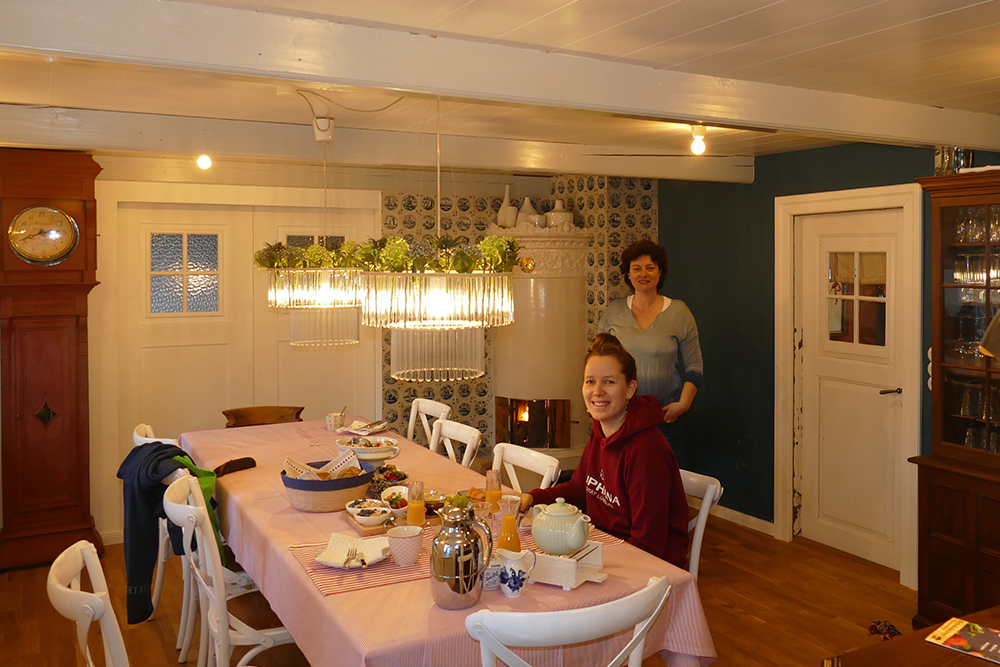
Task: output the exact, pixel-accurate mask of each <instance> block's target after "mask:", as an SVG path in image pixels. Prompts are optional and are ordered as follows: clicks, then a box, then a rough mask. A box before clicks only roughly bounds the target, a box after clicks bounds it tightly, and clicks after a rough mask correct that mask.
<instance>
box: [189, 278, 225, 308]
mask: <svg viewBox="0 0 1000 667" xmlns="http://www.w3.org/2000/svg"><path fill="white" fill-rule="evenodd" d="M187 287H188V289H187V294H188V297H187V302H188V312H191V313H215V312H218V310H219V276H217V275H215V276H204V275H203V276H199V275H193V276H188V281H187Z"/></svg>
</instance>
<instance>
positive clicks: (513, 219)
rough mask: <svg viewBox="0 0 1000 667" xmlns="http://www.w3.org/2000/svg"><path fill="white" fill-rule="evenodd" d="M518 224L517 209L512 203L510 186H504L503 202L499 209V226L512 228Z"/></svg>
mask: <svg viewBox="0 0 1000 667" xmlns="http://www.w3.org/2000/svg"><path fill="white" fill-rule="evenodd" d="M515 224H517V209H516V208H514V207H513V206H511V205H510V186H509V185H507V186H504V190H503V202H502V203H501V204H500V210H499V211H497V226H498V227H503V228H504V229H510V228H511V227H513V226H514V225H515Z"/></svg>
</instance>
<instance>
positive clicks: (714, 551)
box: [0, 516, 916, 667]
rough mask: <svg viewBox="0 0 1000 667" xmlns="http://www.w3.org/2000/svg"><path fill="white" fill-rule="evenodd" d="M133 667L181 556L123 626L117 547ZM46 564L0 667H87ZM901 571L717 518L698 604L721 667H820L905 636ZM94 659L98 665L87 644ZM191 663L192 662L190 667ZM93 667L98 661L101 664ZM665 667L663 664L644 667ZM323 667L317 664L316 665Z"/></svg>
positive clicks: (3, 587)
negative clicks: (52, 594)
mask: <svg viewBox="0 0 1000 667" xmlns="http://www.w3.org/2000/svg"><path fill="white" fill-rule="evenodd" d="M102 563H103V566H104V569H105V573H106V576H107V578H108V585H109V587H110V588H111V590H112V592H113V597H114V605H115V611H116V613H117V614H118V618H119V619H120V622H121V624H122V629H123V633H124V635H125V644H126V646H127V648H128V651H129V657H130V660H131V664H132V667H168V666H169V665H176V664H177V651H176V650H175V648H174V643H175V642H176V637H177V635H176V632H177V622H176V619H177V618H179V615H180V597H179V588H180V586H179V585H178V584H179V582H180V572H179V568H178V559H176V558H172V559H170V563H169V568H168V572H167V583H166V585H165V586H164V596H163V599H162V601H161V608H160V610H158V611H157V613H156V615H155V616H154V618H153V620H151V621H148V622H145V623H140V624H138V625H131V626H130V625H127V624H125V623H124V620H123V619H124V617H125V614H124V592H125V568H124V556H123V551H122V546H121V545H112V546H109V547H108V548H107V553H106V554H105V555H104V557H103V558H102ZM47 572H48V568H47V567H46V566H40V567H33V568H21V569H16V570H8V571H5V572H0V646H3V647H4V648H3V651H2V652H3V658H2V659H0V664H3V665H30V666H31V667H68V666H70V665H81V666H82V665H83V664H84V663H83V661H82V659H81V658H80V656H79V652H78V651H77V649H76V635H75V629H74V626H73V624H72V623H71V622H70V621H67V620H65V619H63V618H62V617H61V616H59V615H57V614H56V613H55V611H54V610H53V609H52V607H51V605H49V602H48V598H47V597H46V594H45V576H46V574H47ZM897 581H898V574H897V573H896V572H894V571H892V570H889V569H887V568H884V567H881V566H877V565H872V564H871V563H868V562H867V561H863V560H861V559H859V558H855V557H853V556H848V555H846V554H843V553H841V552H839V551H835V550H833V549H829V548H827V547H824V546H822V545H819V544H816V543H815V542H811V541H809V540H806V539H802V538H799V539H796V540H795V541H794V542H792V543H790V544H789V543H785V542H779V541H778V540H774V539H772V538H771V537H768V536H766V535H763V534H761V533H758V532H755V531H752V530H748V529H746V528H742V527H740V526H737V525H736V524H733V523H730V522H728V521H724V520H722V519H719V518H717V517H714V516H713V517H711V518H710V519H709V523H708V528H707V530H706V531H705V541H704V544H703V547H702V559H701V573H700V576H699V582H700V588H701V597H702V602H703V604H704V607H705V615H706V617H707V618H708V624H709V627H711V629H712V636H713V637H714V639H715V646H716V649H717V651H718V653H719V659H718V660H717V661H716V662H715V663H714V664H715V665H716V666H717V667H756V666H764V665H766V666H768V667H783V666H785V665H787V666H788V667H793V666H794V667H810V666H815V667H819V664H820V662H821V661H822V659H823V658H825V657H829V656H832V655H836V654H839V653H843V652H844V651H847V650H850V649H855V648H861V647H864V646H869V645H872V644H876V643H878V641H879V638H878V637H875V636H870V635H869V634H868V626H869V624H870V623H871V622H872V621H889V622H890V623H892V624H894V625H895V626H896V627H898V628H899V629H900V630H901V631H904V632H905V631H907V630H909V629H910V624H909V623H910V618H911V617H912V616H913V614H914V613H915V611H916V592H915V591H911V590H909V589H907V588H905V587H903V586H900V585H899V584H898V583H897ZM278 650H279V649H273V650H271V651H265V652H264V653H263V654H261V655H260V656H259V657H258V658H256V659H255V660H254V663H255V664H256V665H259V666H260V667H272V666H279V665H280V666H282V667H285V666H287V667H292V666H295V667H299V666H301V665H303V664H304V661H303V659H302V658H301V655H296V654H295V653H294V652H291V653H289V652H287V651H285V652H284V653H281V654H279V653H277V651H278ZM91 651H92V652H93V653H94V655H95V657H96V656H100V657H101V658H103V653H102V650H101V648H100V644H99V643H97V642H92V644H91ZM196 663H197V660H196V656H192V658H191V659H189V661H188V664H189V665H195V664H196ZM98 664H103V660H100V661H99V663H98ZM658 665H662V661H660V660H659V658H651V659H648V660H646V661H645V662H644V667H656V666H658ZM316 667H320V666H318V665H317V666H316Z"/></svg>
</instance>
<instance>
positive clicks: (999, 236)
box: [990, 204, 1000, 243]
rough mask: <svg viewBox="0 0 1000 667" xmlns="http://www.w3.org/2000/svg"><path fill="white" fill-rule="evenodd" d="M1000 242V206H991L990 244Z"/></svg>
mask: <svg viewBox="0 0 1000 667" xmlns="http://www.w3.org/2000/svg"><path fill="white" fill-rule="evenodd" d="M998 241H1000V206H998V205H997V204H993V205H992V206H990V243H996V242H998Z"/></svg>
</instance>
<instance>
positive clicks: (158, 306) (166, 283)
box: [150, 275, 184, 313]
mask: <svg viewBox="0 0 1000 667" xmlns="http://www.w3.org/2000/svg"><path fill="white" fill-rule="evenodd" d="M150 279H151V280H150V284H151V285H152V290H151V293H152V294H151V296H152V300H151V301H152V308H151V310H152V311H153V312H154V313H183V312H184V279H183V277H181V276H170V275H167V276H151V277H150Z"/></svg>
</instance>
